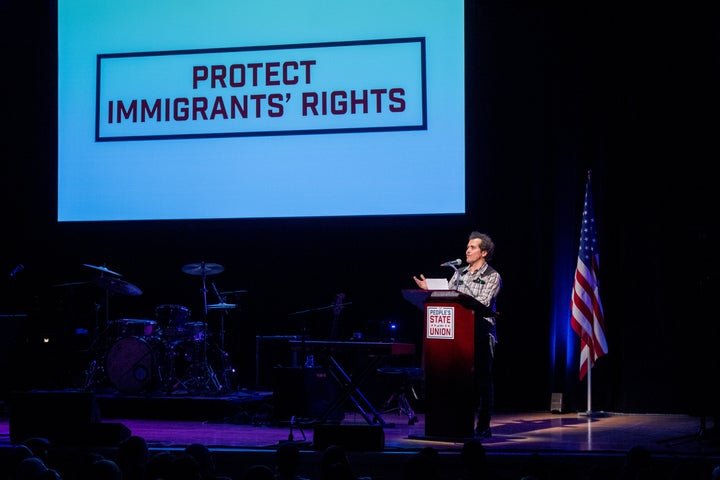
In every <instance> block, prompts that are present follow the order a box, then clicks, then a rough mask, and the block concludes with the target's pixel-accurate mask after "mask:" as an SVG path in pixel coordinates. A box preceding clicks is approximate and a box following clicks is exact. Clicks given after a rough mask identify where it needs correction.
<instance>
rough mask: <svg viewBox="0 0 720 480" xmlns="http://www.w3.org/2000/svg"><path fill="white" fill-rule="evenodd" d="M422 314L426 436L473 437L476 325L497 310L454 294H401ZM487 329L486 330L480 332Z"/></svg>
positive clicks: (464, 438) (418, 291) (410, 292)
mask: <svg viewBox="0 0 720 480" xmlns="http://www.w3.org/2000/svg"><path fill="white" fill-rule="evenodd" d="M403 297H404V298H405V299H406V300H407V301H409V302H410V303H412V304H413V305H415V306H416V307H418V308H419V309H421V310H422V311H423V312H424V330H423V358H422V364H423V370H424V373H425V436H424V437H423V438H424V439H427V440H438V441H443V440H445V441H457V440H460V441H463V440H467V439H470V438H473V433H474V432H473V430H474V422H475V410H476V409H477V405H476V404H475V400H474V398H473V376H474V365H475V336H476V334H478V333H479V331H480V330H481V329H480V327H479V326H478V325H477V323H476V322H480V321H483V322H485V321H486V320H484V319H483V317H492V316H495V312H493V311H492V310H491V309H489V308H488V307H486V306H485V305H483V304H481V303H480V302H478V301H477V300H475V299H474V298H473V297H471V296H469V295H466V294H464V293H461V292H457V291H455V290H403ZM482 331H484V329H482Z"/></svg>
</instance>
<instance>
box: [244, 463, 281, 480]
mask: <svg viewBox="0 0 720 480" xmlns="http://www.w3.org/2000/svg"><path fill="white" fill-rule="evenodd" d="M242 478H243V480H275V472H273V470H272V468H270V467H268V466H267V465H261V464H257V465H251V466H249V467H248V468H247V470H245V472H244V473H243V476H242Z"/></svg>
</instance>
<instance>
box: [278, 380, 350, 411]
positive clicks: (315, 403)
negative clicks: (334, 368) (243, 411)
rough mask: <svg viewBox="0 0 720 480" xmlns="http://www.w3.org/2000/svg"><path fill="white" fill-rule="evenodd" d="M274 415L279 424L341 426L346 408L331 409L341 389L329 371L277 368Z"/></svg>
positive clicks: (341, 406)
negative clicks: (314, 422) (317, 422)
mask: <svg viewBox="0 0 720 480" xmlns="http://www.w3.org/2000/svg"><path fill="white" fill-rule="evenodd" d="M273 370H274V371H273V377H274V382H273V407H274V408H273V413H274V417H275V420H276V421H279V422H283V421H289V420H291V419H292V417H296V418H298V419H308V420H314V419H318V418H320V416H322V415H324V414H325V418H324V419H323V421H337V422H340V421H341V420H342V419H343V418H345V411H344V408H343V405H339V406H338V407H337V408H334V409H333V410H332V411H330V412H328V411H327V409H328V408H329V407H330V405H331V403H332V402H333V401H334V400H335V399H336V398H337V396H338V395H339V394H340V388H339V386H338V385H337V383H335V380H333V378H332V377H331V376H330V373H329V372H328V370H327V368H325V367H275V368H274V369H273Z"/></svg>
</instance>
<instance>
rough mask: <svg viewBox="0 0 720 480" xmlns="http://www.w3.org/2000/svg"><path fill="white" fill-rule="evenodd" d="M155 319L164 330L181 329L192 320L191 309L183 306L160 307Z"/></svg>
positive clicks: (156, 310) (156, 309) (157, 309)
mask: <svg viewBox="0 0 720 480" xmlns="http://www.w3.org/2000/svg"><path fill="white" fill-rule="evenodd" d="M155 319H156V320H157V322H158V323H159V324H160V327H161V328H163V329H165V328H180V327H182V326H183V325H185V323H186V322H188V321H189V320H190V309H188V308H187V307H183V306H182V305H158V306H157V307H156V308H155Z"/></svg>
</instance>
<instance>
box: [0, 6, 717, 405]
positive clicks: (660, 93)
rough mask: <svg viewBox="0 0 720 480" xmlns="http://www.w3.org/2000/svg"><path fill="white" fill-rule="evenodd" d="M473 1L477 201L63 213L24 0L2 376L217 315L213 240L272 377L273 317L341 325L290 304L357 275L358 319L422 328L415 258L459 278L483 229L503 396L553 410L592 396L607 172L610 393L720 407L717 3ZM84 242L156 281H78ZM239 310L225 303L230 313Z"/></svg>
mask: <svg viewBox="0 0 720 480" xmlns="http://www.w3.org/2000/svg"><path fill="white" fill-rule="evenodd" d="M467 3H468V7H467V13H468V14H467V22H468V32H469V33H468V44H467V58H468V60H467V63H468V74H467V98H468V113H467V141H468V149H467V150H468V158H469V165H468V174H469V177H468V191H469V194H470V197H469V200H468V213H467V214H466V215H462V216H457V217H412V218H400V219H397V218H348V219H337V218H335V219H289V220H282V219H278V220H256V221H192V222H119V223H103V224H94V225H91V224H62V225H61V224H58V223H57V222H56V221H55V195H56V180H57V174H56V140H57V138H56V128H57V124H56V106H55V102H56V87H57V86H56V80H55V75H56V68H57V59H56V52H55V44H56V39H55V35H56V32H55V27H54V14H53V11H54V7H53V6H52V5H49V4H46V3H45V2H20V1H12V2H3V3H2V7H1V8H2V10H1V11H0V17H2V19H3V20H2V22H3V27H4V28H2V29H1V30H2V53H3V56H2V58H3V74H2V75H1V76H0V77H1V78H2V79H1V80H0V82H1V83H0V85H2V87H3V88H2V92H3V100H2V102H0V111H2V118H3V120H4V121H3V124H4V127H3V134H2V138H1V140H0V141H1V142H2V147H1V149H2V150H1V152H2V153H1V154H2V167H1V168H2V176H1V178H2V189H1V193H0V195H1V197H0V201H1V202H2V212H3V216H2V217H3V224H2V234H3V237H4V238H3V240H4V241H3V247H2V255H0V279H1V282H2V283H1V285H0V288H1V290H0V292H1V293H0V302H1V303H0V314H3V316H2V317H0V321H1V322H2V325H1V326H0V328H1V329H2V335H1V336H0V338H2V342H3V345H2V349H1V351H2V356H1V357H0V361H1V362H2V365H1V366H2V368H1V369H0V371H2V372H3V374H2V375H4V378H2V379H1V380H2V381H1V382H0V383H2V385H3V387H2V392H1V393H3V395H7V393H8V392H9V391H10V390H11V389H22V388H64V387H69V386H72V385H73V384H75V383H77V381H78V377H79V376H80V372H81V371H82V369H83V368H85V366H86V364H87V361H88V359H87V353H86V351H87V345H86V344H85V343H84V342H86V339H84V337H82V336H78V335H75V334H74V332H75V330H76V329H77V328H87V329H89V330H92V329H93V327H94V326H95V325H97V324H98V323H101V322H103V321H104V320H105V318H106V316H107V317H109V318H110V319H111V320H115V319H120V318H141V319H142V318H148V319H152V318H154V315H155V309H156V307H157V306H159V305H163V304H176V305H182V306H186V307H187V308H189V309H190V310H191V311H192V314H193V316H194V317H195V318H197V319H199V318H198V316H199V315H201V313H202V295H201V278H200V277H197V276H191V275H188V274H185V273H183V272H182V266H183V265H186V264H188V263H195V262H201V261H206V262H212V263H218V264H221V265H223V266H224V267H225V271H224V272H223V273H221V274H218V275H214V276H211V277H208V285H207V286H208V288H209V291H208V299H209V303H216V302H217V299H216V297H215V296H214V293H213V289H212V287H211V282H212V283H215V285H216V286H217V288H218V289H219V290H221V291H228V290H247V293H244V294H240V296H239V297H237V298H233V299H231V300H232V301H233V302H234V301H237V303H238V305H239V306H240V308H238V309H237V310H233V311H231V312H230V313H229V315H228V317H227V318H226V319H225V327H226V347H227V350H228V351H229V353H230V354H231V358H232V360H233V364H234V366H235V367H236V368H237V369H238V371H239V379H238V381H239V383H240V385H247V386H252V385H253V382H254V375H255V367H256V365H255V350H254V345H255V336H256V335H292V334H299V333H301V330H302V328H307V330H308V332H309V334H310V335H315V336H318V337H322V336H324V335H325V336H327V334H328V333H327V332H329V328H330V327H329V325H330V321H331V317H332V310H322V311H318V312H313V313H311V314H307V315H292V313H293V312H297V311H302V310H306V309H314V308H318V307H324V306H327V305H330V304H332V303H333V301H334V299H335V296H336V295H337V294H338V293H344V294H345V296H346V301H349V302H351V305H349V306H347V307H346V308H345V309H343V311H342V313H341V319H342V328H343V334H344V335H348V336H349V335H350V334H352V332H357V331H359V332H363V333H364V334H365V335H366V336H367V337H385V336H387V325H388V324H389V323H391V322H395V323H397V324H398V330H397V332H396V333H395V334H393V335H394V337H395V338H398V339H401V340H407V341H416V342H419V341H420V339H421V334H422V314H421V313H420V312H419V311H418V310H416V309H415V308H414V307H413V306H412V305H409V304H408V303H407V302H405V301H404V300H403V298H402V295H401V291H402V289H405V288H413V287H414V283H413V281H412V275H413V274H418V273H421V272H422V273H425V274H427V275H432V276H436V275H447V276H449V274H450V273H451V271H448V269H443V268H440V267H439V266H438V265H439V264H440V263H441V262H443V261H445V260H448V259H450V258H455V257H457V256H462V255H463V252H464V247H465V243H466V239H467V234H468V233H469V232H470V231H471V230H474V229H479V230H482V231H485V232H488V233H489V234H491V235H492V236H493V238H494V240H495V242H496V245H497V249H496V257H495V259H494V260H493V262H492V263H493V265H494V266H495V267H496V268H497V269H498V270H499V271H500V272H501V274H502V276H503V280H504V290H503V292H502V294H501V297H500V304H499V307H500V310H501V314H502V317H501V320H500V325H499V334H500V341H501V344H500V346H499V349H498V355H497V362H496V368H497V380H496V390H497V398H496V403H497V408H498V409H508V410H509V409H518V408H520V409H538V410H545V409H548V408H549V405H550V396H551V393H552V392H562V393H564V394H565V395H566V399H568V403H569V404H570V405H569V408H574V409H577V410H578V411H583V410H584V409H585V405H586V398H585V388H586V387H585V383H584V382H582V383H579V382H578V381H577V365H576V364H577V359H573V360H571V365H570V366H569V367H568V366H566V364H565V358H564V357H563V352H564V351H565V348H564V346H563V345H562V341H560V345H558V339H557V337H556V336H555V333H554V332H556V331H557V329H558V328H559V326H558V325H557V324H556V322H558V316H557V314H556V313H557V312H559V311H562V310H563V309H565V310H566V309H567V308H569V297H570V291H569V290H567V291H565V289H566V288H569V286H571V284H572V275H573V272H574V265H575V259H576V255H577V248H578V237H579V228H580V218H581V208H582V201H583V195H584V188H585V180H586V176H587V171H588V170H592V172H593V188H594V192H593V193H594V201H595V211H596V215H597V219H598V228H599V240H600V260H601V270H600V282H601V283H600V289H601V292H600V294H601V298H602V300H603V305H604V308H605V316H606V334H607V339H608V343H609V350H610V353H609V354H608V355H607V356H606V357H603V358H602V359H601V360H600V361H599V362H598V364H597V366H596V368H595V369H593V407H594V410H607V411H618V412H628V413H630V412H648V413H675V412H678V413H691V414H697V415H705V414H714V413H715V411H716V407H715V405H713V402H711V401H710V400H708V399H709V397H710V395H709V394H710V392H712V389H713V387H714V385H713V383H714V382H715V379H716V378H717V376H718V365H717V362H718V360H717V355H716V354H714V353H713V352H714V350H715V348H716V345H717V344H718V336H719V335H718V327H717V323H718V320H720V319H719V318H718V314H717V312H716V310H715V309H714V308H712V307H714V303H713V302H712V301H711V300H710V299H711V298H712V296H713V295H714V294H715V292H716V291H717V289H716V288H714V287H716V286H717V283H718V282H717V271H718V262H717V255H716V253H715V250H716V248H717V245H718V227H717V220H716V218H717V214H716V207H717V201H716V200H715V193H714V192H715V191H716V188H717V186H716V185H715V183H716V182H715V178H714V176H713V175H711V174H710V172H711V168H714V167H715V165H714V164H715V163H716V160H717V158H718V149H717V145H716V142H715V141H713V140H714V135H713V134H715V133H716V132H715V130H716V125H717V121H716V118H717V111H718V110H717V106H718V105H717V93H716V90H717V88H716V87H717V85H718V80H719V76H718V52H719V50H718V34H717V32H718V16H717V14H716V13H715V12H714V11H712V10H711V9H710V7H708V8H707V9H706V10H704V11H701V10H693V11H689V10H684V11H678V10H677V9H672V10H671V9H670V8H668V9H666V10H665V9H663V8H662V7H658V6H656V5H652V6H651V7H647V8H641V7H639V6H628V5H624V6H622V7H620V6H615V5H613V6H608V5H598V6H553V7H547V6H546V7H537V6H528V5H527V4H525V3H524V2H516V1H513V2H472V1H468V2H467ZM528 3H530V2H528ZM11 27H12V28H11ZM439 183H440V184H439V185H438V187H439V188H441V187H442V185H441V182H439ZM268 188H272V186H271V185H269V186H268ZM18 264H22V265H23V266H24V267H25V268H24V270H22V271H21V272H18V273H17V274H16V275H15V276H13V277H12V278H11V277H10V276H9V274H10V272H11V271H12V270H13V268H14V267H15V266H16V265H18ZM83 264H91V265H103V264H105V265H106V266H107V267H108V268H110V269H111V270H114V271H117V272H119V273H122V274H123V279H125V280H127V281H128V282H131V283H132V284H134V285H136V286H138V287H139V288H140V289H142V291H143V294H142V295H140V296H136V297H130V296H123V295H111V296H110V297H109V298H105V297H104V294H103V292H102V291H101V290H99V289H95V288H93V287H88V286H84V285H70V286H68V285H67V284H69V283H70V284H72V283H75V282H83V281H86V280H89V279H91V278H92V277H93V275H94V273H95V272H93V271H92V270H91V269H88V268H87V267H84V266H83ZM218 321H219V316H218V313H217V312H211V313H210V314H209V317H208V323H209V324H210V327H211V328H214V329H217V327H218V325H217V322H218ZM560 327H562V328H565V329H567V325H564V326H560ZM43 337H50V338H52V339H53V342H51V344H43V343H42V340H41V339H42V338H43ZM569 338H570V339H571V341H577V339H576V338H574V337H572V336H571V337H569ZM573 369H574V370H573Z"/></svg>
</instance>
